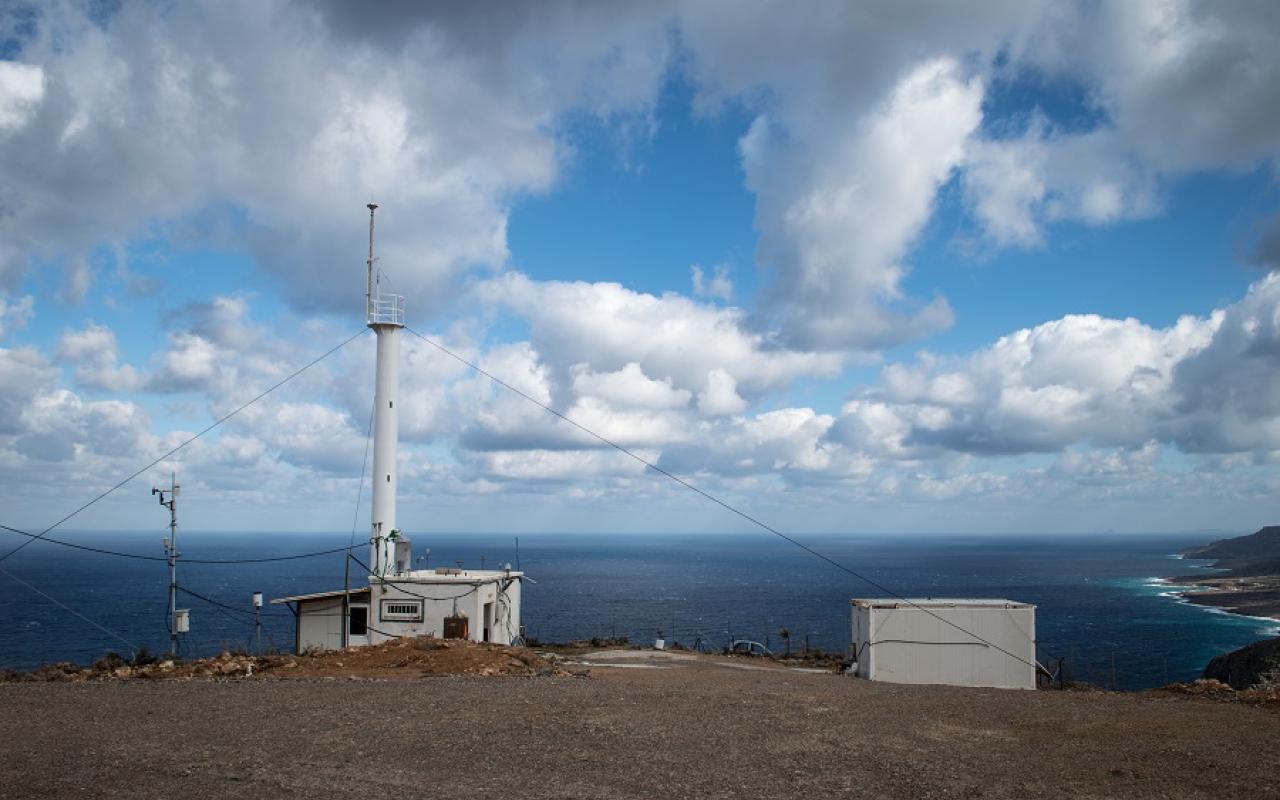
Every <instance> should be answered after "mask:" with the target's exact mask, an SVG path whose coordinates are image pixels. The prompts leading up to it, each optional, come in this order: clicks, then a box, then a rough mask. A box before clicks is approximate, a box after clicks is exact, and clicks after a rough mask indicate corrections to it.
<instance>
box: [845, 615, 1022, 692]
mask: <svg viewBox="0 0 1280 800" xmlns="http://www.w3.org/2000/svg"><path fill="white" fill-rule="evenodd" d="M868 611H869V619H868V620H867V622H866V623H865V624H867V625H868V626H869V629H870V630H869V633H866V632H864V633H863V636H864V639H869V640H870V641H869V644H867V645H866V650H865V651H864V652H865V653H867V655H866V656H865V657H864V658H860V659H859V670H858V674H859V675H862V676H864V677H869V678H871V679H873V680H882V681H891V682H894V683H932V684H948V685H953V686H992V687H1001V688H1016V689H1034V688H1035V667H1034V664H1035V609H1034V608H1003V607H980V606H979V607H964V606H958V607H931V608H929V609H928V611H925V610H922V609H918V608H910V607H907V608H873V609H868ZM856 616H857V615H856V614H855V618H856ZM864 630H865V629H864ZM967 632H972V633H973V634H976V638H975V636H970V635H969V633H967ZM984 640H985V641H984ZM855 641H856V640H855ZM1002 651H1007V652H1002ZM1010 654H1012V655H1010ZM864 660H865V663H866V668H865V670H864V669H863V667H862V664H863V661H864Z"/></svg>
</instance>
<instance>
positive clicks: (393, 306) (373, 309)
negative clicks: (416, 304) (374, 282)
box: [366, 293, 404, 326]
mask: <svg viewBox="0 0 1280 800" xmlns="http://www.w3.org/2000/svg"><path fill="white" fill-rule="evenodd" d="M367 316H368V319H367V320H366V321H367V322H368V324H370V325H401V326H403V325H404V296H403V295H398V294H382V293H378V294H376V295H374V296H373V297H372V298H370V299H369V308H368V315H367Z"/></svg>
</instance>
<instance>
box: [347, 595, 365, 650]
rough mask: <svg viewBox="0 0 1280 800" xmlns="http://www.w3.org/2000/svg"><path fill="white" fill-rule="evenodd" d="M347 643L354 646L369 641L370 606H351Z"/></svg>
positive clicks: (348, 618)
mask: <svg viewBox="0 0 1280 800" xmlns="http://www.w3.org/2000/svg"><path fill="white" fill-rule="evenodd" d="M347 643H348V644H349V645H350V646H352V647H356V646H359V645H362V644H368V643H369V607H368V606H357V605H352V606H351V609H350V611H349V614H348V617H347Z"/></svg>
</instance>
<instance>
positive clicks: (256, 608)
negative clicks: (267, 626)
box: [253, 592, 262, 655]
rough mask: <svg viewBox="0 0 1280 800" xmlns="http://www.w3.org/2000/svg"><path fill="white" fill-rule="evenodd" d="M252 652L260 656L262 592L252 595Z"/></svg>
mask: <svg viewBox="0 0 1280 800" xmlns="http://www.w3.org/2000/svg"><path fill="white" fill-rule="evenodd" d="M253 638H254V644H253V652H254V653H255V654H257V655H261V654H262V592H254V593H253Z"/></svg>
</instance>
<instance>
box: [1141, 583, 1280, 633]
mask: <svg viewBox="0 0 1280 800" xmlns="http://www.w3.org/2000/svg"><path fill="white" fill-rule="evenodd" d="M1159 580H1160V581H1162V582H1163V583H1165V584H1167V585H1168V586H1169V587H1170V588H1171V589H1173V590H1174V593H1175V594H1177V596H1178V597H1180V598H1182V599H1183V600H1185V601H1186V602H1188V603H1191V604H1193V605H1198V606H1205V607H1206V608H1210V609H1213V610H1217V611H1221V612H1223V613H1227V614H1235V615H1238V616H1242V617H1254V618H1256V619H1270V620H1274V621H1277V622H1280V575H1250V576H1233V575H1213V576H1204V577H1202V576H1194V575H1183V576H1178V577H1172V578H1160V579H1159Z"/></svg>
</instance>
